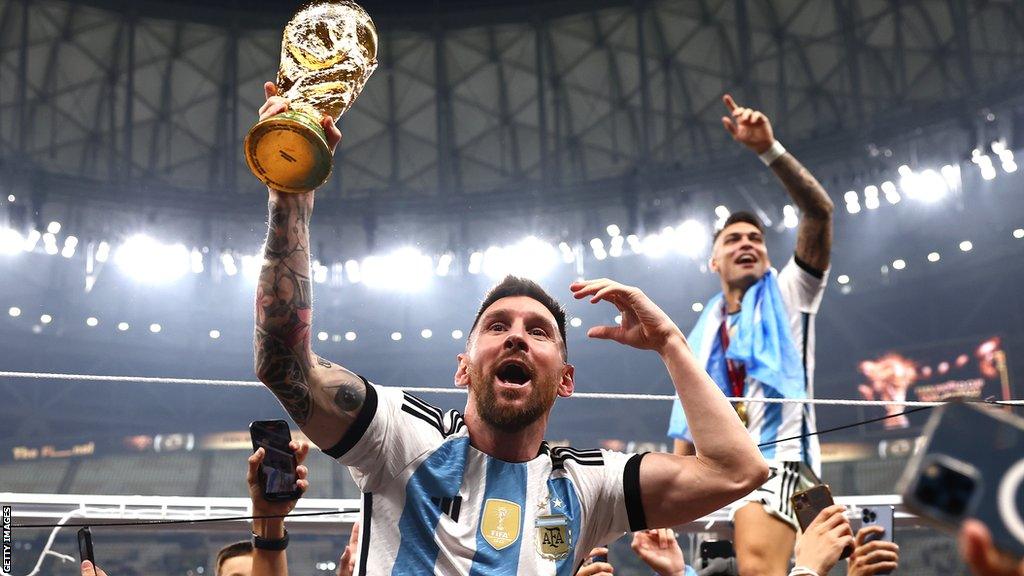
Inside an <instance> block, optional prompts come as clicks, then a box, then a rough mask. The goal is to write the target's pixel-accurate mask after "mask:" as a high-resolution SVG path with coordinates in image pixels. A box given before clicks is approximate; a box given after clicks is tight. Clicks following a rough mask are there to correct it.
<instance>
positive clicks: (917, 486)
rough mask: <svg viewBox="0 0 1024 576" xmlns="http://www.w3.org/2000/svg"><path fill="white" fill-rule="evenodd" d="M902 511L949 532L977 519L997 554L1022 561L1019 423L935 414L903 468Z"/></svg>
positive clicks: (963, 408) (1005, 417)
mask: <svg viewBox="0 0 1024 576" xmlns="http://www.w3.org/2000/svg"><path fill="white" fill-rule="evenodd" d="M899 487H900V488H899V491H900V492H901V493H902V496H903V503H904V505H905V506H906V507H907V508H908V509H910V510H912V511H913V512H915V513H916V514H918V515H919V516H921V517H922V518H924V519H927V520H931V521H932V522H934V523H936V524H938V525H939V526H941V527H944V528H947V529H950V530H953V529H956V527H957V526H959V525H960V524H961V523H962V522H963V521H964V520H966V519H968V518H976V519H978V520H980V521H981V522H983V523H984V524H985V526H987V527H988V530H989V531H990V532H991V537H992V542H993V543H994V544H995V546H996V548H998V549H1000V550H1002V551H1003V552H1005V553H1008V554H1012V555H1013V556H1016V557H1017V558H1022V557H1024V420H1022V419H1021V418H1019V417H1017V416H1014V415H1013V414H1009V413H1006V412H1004V411H1002V410H999V409H996V408H993V407H982V406H978V405H972V404H966V403H963V402H951V403H949V404H946V405H945V406H941V407H939V408H936V409H935V410H934V411H933V412H932V415H931V418H929V420H928V424H927V425H926V426H925V443H924V445H923V447H922V448H921V450H920V451H918V452H917V453H916V454H915V455H914V457H913V458H912V459H911V461H910V463H909V464H908V465H907V468H906V470H904V472H903V477H902V478H901V479H900V484H899Z"/></svg>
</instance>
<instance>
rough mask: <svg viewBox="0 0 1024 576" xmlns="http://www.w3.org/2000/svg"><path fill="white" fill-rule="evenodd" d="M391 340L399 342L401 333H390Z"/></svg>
mask: <svg viewBox="0 0 1024 576" xmlns="http://www.w3.org/2000/svg"><path fill="white" fill-rule="evenodd" d="M391 339H392V340H394V341H395V342H398V341H399V340H401V339H402V333H401V332H392V333H391Z"/></svg>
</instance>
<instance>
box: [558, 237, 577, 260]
mask: <svg viewBox="0 0 1024 576" xmlns="http://www.w3.org/2000/svg"><path fill="white" fill-rule="evenodd" d="M558 251H559V252H561V253H562V262H565V263H566V264H572V263H573V262H574V261H575V260H576V251H575V250H573V249H572V246H569V243H568V242H559V243H558Z"/></svg>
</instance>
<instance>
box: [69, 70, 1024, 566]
mask: <svg viewBox="0 0 1024 576" xmlns="http://www.w3.org/2000/svg"><path fill="white" fill-rule="evenodd" d="M265 92H266V103H265V104H264V105H263V107H262V108H261V109H260V118H261V119H263V118H268V117H270V116H273V115H275V114H278V113H281V112H284V111H286V110H288V107H289V102H288V101H287V100H286V99H284V98H282V97H280V96H278V94H277V88H276V87H275V86H274V84H272V83H267V84H266V86H265ZM723 102H724V104H725V106H726V109H727V111H728V115H726V116H723V117H722V124H723V127H724V129H725V130H727V131H728V132H729V134H730V135H731V136H732V137H733V138H734V139H735V140H736V141H737V142H738V143H740V144H741V145H743V146H745V147H747V148H749V149H750V150H751V151H753V152H754V153H755V154H757V155H758V157H759V158H760V159H761V160H762V161H763V162H764V164H765V165H766V166H767V167H768V168H769V169H770V170H771V171H772V172H773V173H774V174H775V175H776V177H777V178H778V180H779V181H780V183H781V184H782V186H783V187H784V188H785V190H786V192H787V193H788V195H789V197H790V199H791V200H792V202H793V203H794V204H795V205H796V206H797V208H798V209H799V210H800V213H801V218H800V221H799V225H798V230H797V240H796V246H795V250H794V252H793V255H792V256H791V257H790V258H789V259H788V261H787V263H786V264H785V266H783V267H782V269H781V270H779V271H776V270H775V269H774V268H772V266H771V262H770V260H769V257H768V250H767V246H766V243H765V227H764V225H763V224H762V222H761V219H760V218H758V217H757V216H756V215H755V214H752V213H749V212H736V213H733V214H732V215H731V216H730V217H729V218H728V219H727V220H726V221H725V222H724V226H722V228H721V229H720V230H718V231H716V233H715V237H714V243H713V247H712V254H711V259H710V268H711V270H713V271H714V272H716V273H717V274H718V276H719V278H720V281H721V292H719V293H718V294H716V295H714V296H712V297H711V298H710V299H709V300H708V302H707V304H705V306H704V308H703V313H702V315H701V317H700V319H699V320H698V322H697V324H696V325H695V326H694V327H693V329H692V330H691V331H690V333H689V335H688V336H686V335H684V334H683V331H682V330H681V329H680V328H679V327H678V326H677V325H676V323H675V322H674V321H673V320H672V319H671V318H670V317H669V316H668V315H667V314H666V313H665V312H663V311H662V309H661V308H660V307H659V306H658V305H657V304H655V303H654V302H653V301H652V300H651V299H650V298H649V297H648V296H647V295H646V294H645V293H644V292H643V291H642V290H641V289H640V288H638V287H634V286H629V285H626V284H623V283H619V282H616V281H614V280H610V279H596V280H581V281H577V282H574V283H573V284H572V285H571V286H570V287H569V293H570V294H571V296H572V297H573V298H575V299H578V300H587V301H589V302H590V303H592V304H595V305H599V304H601V303H605V304H610V305H611V306H614V307H615V308H616V309H617V311H618V313H619V314H620V315H621V319H622V320H621V323H619V324H617V325H612V326H598V327H593V328H590V329H589V331H588V332H587V336H588V337H590V338H596V339H603V340H609V341H612V342H615V343H618V344H620V345H623V346H625V347H631V348H635V349H640V350H646V351H653V352H654V353H656V354H657V355H658V356H659V358H660V359H661V360H662V362H663V364H664V366H665V370H666V373H667V374H668V376H669V378H670V380H671V381H672V383H673V386H674V391H675V393H676V396H677V399H676V405H675V408H674V410H673V414H672V418H671V422H670V426H669V434H670V436H671V437H673V438H674V439H675V440H676V445H675V451H674V453H672V454H660V453H647V454H626V453H620V452H614V451H610V450H578V449H573V448H567V447H553V446H549V445H548V444H547V443H546V442H545V441H544V434H545V430H546V428H547V423H548V418H549V416H550V412H551V408H552V407H553V405H554V403H555V402H556V400H557V399H558V398H565V397H569V396H571V395H572V393H573V391H574V389H575V387H576V380H575V368H574V366H573V365H572V364H571V363H570V362H569V349H568V345H567V342H566V331H565V311H564V310H563V308H562V307H561V305H560V304H559V303H558V302H557V300H556V299H555V298H554V297H552V296H551V295H550V294H549V293H548V292H547V291H545V290H544V289H543V288H541V287H540V286H539V285H537V284H536V283H534V282H532V281H530V280H526V279H522V278H514V277H508V278H506V279H505V280H503V281H502V282H501V283H499V284H498V285H497V286H495V287H494V288H493V289H492V290H491V291H490V292H488V293H487V294H486V295H485V297H484V299H483V302H482V304H481V305H480V307H479V308H478V310H477V312H476V314H475V317H474V318H473V321H472V327H471V329H470V331H469V332H468V338H467V341H466V346H465V350H464V351H463V353H461V354H459V355H458V358H457V362H456V365H455V369H454V384H455V385H456V386H458V387H462V388H465V389H467V392H468V396H467V401H466V406H465V409H464V410H463V411H462V412H459V411H455V410H450V411H447V412H443V411H442V410H440V409H438V408H436V407H434V406H431V405H430V404H428V403H426V402H424V401H422V400H420V399H419V398H417V397H415V396H412V395H411V394H408V393H403V392H402V391H401V390H399V389H396V388H389V387H387V386H380V385H378V384H375V383H371V382H370V381H369V380H368V379H366V378H364V377H363V376H360V375H357V374H355V373H354V372H351V371H349V370H347V369H345V368H344V367H343V366H341V365H339V364H337V363H335V362H333V361H331V360H327V359H324V358H322V357H320V356H318V355H316V354H315V353H314V352H313V350H312V346H311V338H310V335H311V333H312V318H313V314H312V302H313V298H312V285H313V284H312V282H311V280H310V245H311V243H310V233H309V225H310V222H311V218H312V212H313V205H314V193H306V194H289V193H283V192H279V191H276V190H273V189H269V190H268V193H269V202H268V205H269V230H268V235H267V241H266V244H265V248H264V264H263V268H262V271H261V274H260V278H259V281H258V285H257V296H256V315H255V316H256V326H255V344H254V351H255V370H256V374H257V376H258V377H259V378H260V380H261V381H262V382H263V383H264V384H265V385H266V386H267V387H268V388H269V389H270V391H272V392H273V393H274V394H275V395H276V396H277V398H278V399H279V400H280V402H281V403H282V405H283V406H284V408H285V409H286V410H287V412H288V413H289V415H290V416H291V418H292V420H294V422H295V423H296V424H297V425H298V426H299V427H300V428H301V429H302V431H303V433H304V434H305V435H306V437H308V438H309V439H311V441H312V442H313V443H315V444H316V446H318V447H319V448H320V449H321V450H322V451H323V452H324V453H326V454H328V455H329V456H331V457H332V458H334V459H336V460H337V461H338V462H340V463H341V464H343V465H345V466H348V467H349V468H350V470H351V473H352V476H353V478H354V479H355V481H356V484H357V485H358V486H359V488H360V490H361V492H362V494H363V499H362V522H361V524H359V525H357V526H356V527H355V528H354V529H353V531H352V536H351V540H350V542H349V544H348V546H346V547H345V552H344V554H343V556H342V558H341V560H340V561H339V569H338V574H339V575H341V574H352V573H358V574H360V575H365V574H368V575H380V574H434V573H440V574H537V575H540V574H558V575H562V574H577V575H582V576H595V575H607V574H612V573H613V571H614V568H613V565H612V563H609V562H608V561H607V549H605V548H603V546H605V545H606V544H608V543H609V542H611V541H614V540H616V539H618V538H619V537H620V536H621V535H622V534H624V533H629V532H631V533H633V540H632V548H633V550H634V552H635V553H636V555H637V556H638V557H639V558H640V559H641V560H642V561H643V562H645V563H646V564H647V566H649V567H650V569H651V570H652V571H653V572H655V573H657V574H661V575H669V574H671V575H678V574H687V573H694V572H696V573H698V574H707V575H710V574H728V573H733V574H740V575H742V576H762V575H763V576H784V575H786V574H787V573H788V574H790V575H791V576H824V575H825V574H828V573H829V571H830V570H832V568H833V567H834V566H835V565H836V564H837V563H838V562H839V560H840V558H841V556H842V553H843V551H844V550H846V549H850V550H852V553H851V554H850V555H849V557H848V558H847V560H846V562H847V572H848V573H849V574H855V575H858V576H864V575H874V574H888V573H892V572H893V571H894V570H896V569H897V567H898V565H899V547H898V546H897V545H896V544H895V543H893V542H892V541H891V540H892V538H891V537H890V538H888V539H879V538H875V537H874V536H877V535H878V531H879V530H882V528H879V527H866V528H862V529H861V530H859V531H858V532H857V533H856V534H855V533H854V532H853V529H852V526H851V524H850V521H849V520H848V519H847V517H846V510H845V509H844V508H843V507H842V506H837V505H834V506H831V507H829V508H826V509H824V510H822V511H821V512H820V514H818V515H817V517H816V518H815V519H814V521H813V522H812V523H811V524H810V525H809V526H807V527H806V529H805V530H803V531H801V530H800V529H799V528H800V527H799V525H798V522H797V519H796V516H795V512H794V510H793V509H792V506H791V504H790V496H792V495H793V493H794V492H796V491H798V490H800V489H802V488H806V487H809V486H813V485H815V484H819V483H820V480H819V479H818V477H819V475H820V469H819V459H820V450H819V448H818V445H817V436H816V435H814V432H815V430H816V422H815V414H814V411H813V409H812V407H811V406H810V405H807V404H799V403H792V404H770V403H765V402H761V401H759V400H763V399H766V398H790V399H803V398H809V397H813V390H814V388H813V374H814V343H815V337H814V330H815V328H814V318H815V316H816V314H817V313H818V309H819V307H820V304H821V300H822V296H823V293H824V291H825V287H826V285H827V278H828V273H829V264H830V253H831V245H832V213H833V205H832V201H831V200H830V199H829V196H828V194H827V192H826V191H825V190H824V188H823V187H822V186H821V185H820V183H819V182H818V181H817V180H816V179H815V178H814V176H813V175H811V173H810V172H809V171H808V170H807V169H806V168H805V167H804V166H802V165H801V164H800V163H799V162H798V161H797V160H796V158H795V157H794V156H793V155H792V154H790V153H789V152H787V151H786V150H785V148H784V147H783V146H782V145H781V144H780V143H779V141H778V140H776V139H775V136H774V133H773V130H772V126H771V123H770V121H769V120H768V118H767V117H766V116H765V115H764V114H763V113H761V112H759V111H757V110H755V109H752V108H747V107H743V106H740V105H738V104H737V103H736V102H735V101H734V100H733V99H732V98H731V97H730V96H729V95H726V96H725V97H724V98H723ZM321 127H322V128H323V130H324V132H325V134H326V135H327V140H328V144H329V145H330V147H331V149H332V150H333V149H334V147H336V146H337V145H338V143H339V142H340V140H341V132H340V131H339V130H338V128H337V127H336V126H335V124H334V119H332V118H330V117H326V116H325V117H324V118H323V119H322V121H321ZM730 398H731V399H732V400H730ZM759 445H760V446H761V448H758V446H759ZM292 448H293V450H294V451H295V453H296V457H297V460H298V461H299V463H300V465H299V467H298V481H297V488H298V489H299V490H305V489H306V488H307V487H308V482H309V479H308V478H307V470H306V467H305V466H302V465H301V462H302V461H303V460H304V459H305V457H306V455H307V453H308V449H309V446H308V445H306V444H298V443H296V444H294V445H293V446H292ZM262 450H263V449H260V450H257V451H256V452H255V453H254V454H253V455H252V457H251V458H250V460H249V488H250V496H251V497H252V500H253V512H254V515H256V516H257V517H262V516H271V517H270V518H257V519H255V520H254V521H253V525H252V533H253V534H252V535H253V538H252V542H251V544H248V545H246V544H241V543H240V544H237V545H232V546H229V547H228V548H225V550H223V551H222V553H221V555H220V556H219V557H218V560H217V564H218V566H217V575H218V576H248V575H252V576H271V575H273V576H283V575H285V574H287V571H288V568H287V556H286V552H285V548H286V547H287V545H288V533H287V530H286V529H285V521H284V516H286V515H287V514H288V513H289V512H290V511H291V510H292V508H293V507H294V501H284V502H278V501H275V502H271V501H267V500H266V499H264V498H263V497H262V494H261V490H260V487H259V485H258V482H257V480H256V469H257V467H258V466H259V464H260V462H261V459H262V458H263V451H262ZM726 507H729V508H730V510H731V519H732V522H733V528H734V541H735V559H734V560H733V561H732V562H727V563H724V565H723V563H720V562H719V563H714V565H713V566H709V567H704V566H702V567H701V568H700V569H699V570H698V569H695V568H693V567H690V566H687V564H686V563H685V559H684V557H683V552H682V549H681V548H680V546H679V543H678V541H677V539H676V536H675V533H674V532H673V531H672V530H673V527H678V526H680V525H683V524H686V523H688V522H690V521H692V520H695V519H698V518H700V517H702V516H704V515H706V514H708V513H711V512H713V511H715V510H719V509H722V508H726ZM273 516H276V517H273ZM890 536H891V535H890ZM961 543H962V550H963V555H964V558H965V560H966V561H967V562H968V563H969V564H970V565H971V567H972V569H974V570H975V572H976V573H977V574H979V575H985V576H988V575H993V576H1009V575H1010V574H1017V575H1018V576H1020V575H1022V574H1024V565H1017V564H1016V563H1011V562H1009V561H1008V560H1006V558H1005V557H1004V556H1003V555H1001V554H999V553H998V552H996V551H995V549H994V548H993V546H992V540H991V538H990V537H989V536H988V533H987V531H986V530H985V528H984V526H983V525H980V524H978V523H973V522H970V523H967V524H965V525H964V527H963V530H962V533H961ZM593 560H596V561H593ZM82 573H83V576H86V575H87V576H94V575H95V574H100V575H102V574H103V572H102V570H99V569H98V568H95V567H93V566H91V565H90V564H88V563H86V564H83V567H82Z"/></svg>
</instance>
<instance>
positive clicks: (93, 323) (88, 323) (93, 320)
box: [85, 316, 100, 328]
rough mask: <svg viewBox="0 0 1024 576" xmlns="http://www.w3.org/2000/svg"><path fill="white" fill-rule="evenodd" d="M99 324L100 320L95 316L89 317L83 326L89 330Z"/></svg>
mask: <svg viewBox="0 0 1024 576" xmlns="http://www.w3.org/2000/svg"><path fill="white" fill-rule="evenodd" d="M99 323H100V319H99V318H97V317H95V316H89V317H88V318H86V319H85V325H86V326H88V327H90V328H95V327H96V326H99Z"/></svg>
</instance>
